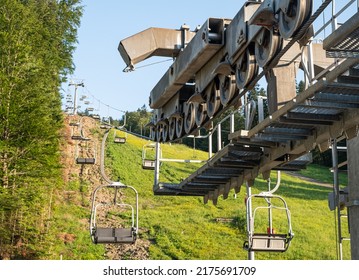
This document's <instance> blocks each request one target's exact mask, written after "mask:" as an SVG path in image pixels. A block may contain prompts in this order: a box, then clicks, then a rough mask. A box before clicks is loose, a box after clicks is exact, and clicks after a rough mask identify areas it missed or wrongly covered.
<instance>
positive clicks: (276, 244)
mask: <svg viewBox="0 0 359 280" xmlns="http://www.w3.org/2000/svg"><path fill="white" fill-rule="evenodd" d="M287 243H288V237H287V235H286V234H271V235H268V234H261V233H255V234H253V236H252V247H251V248H250V250H251V251H268V252H284V251H286V250H287V247H288V246H287Z"/></svg>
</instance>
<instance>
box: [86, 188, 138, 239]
mask: <svg viewBox="0 0 359 280" xmlns="http://www.w3.org/2000/svg"><path fill="white" fill-rule="evenodd" d="M105 189H107V190H108V191H109V192H108V193H107V195H112V194H113V197H112V198H113V200H112V201H110V202H103V201H97V200H98V192H99V191H100V190H102V191H104V190H105ZM120 189H121V190H124V191H125V190H132V191H133V193H134V197H133V199H132V200H133V201H132V202H133V203H132V204H129V203H123V202H121V201H120V200H121V199H120V198H119V196H120V193H119V190H120ZM126 199H129V196H127V195H126ZM111 207H112V208H111ZM110 210H111V211H110ZM100 211H106V213H105V215H99V212H100ZM128 214H130V218H129V220H130V221H125V222H123V220H121V218H120V217H121V215H124V216H126V219H127V218H128ZM111 215H113V217H111ZM101 217H106V220H104V218H101ZM99 220H102V221H99ZM120 220H121V221H120ZM121 222H122V223H123V224H122V226H121V225H120V224H121ZM137 233H138V193H137V191H136V189H135V188H133V187H131V186H125V185H122V184H121V183H111V184H109V185H104V186H100V187H97V188H96V189H95V191H94V193H93V197H92V210H91V220H90V234H91V239H92V242H93V243H95V244H114V243H117V244H133V243H135V242H136V238H137Z"/></svg>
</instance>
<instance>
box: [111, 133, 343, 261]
mask: <svg viewBox="0 0 359 280" xmlns="http://www.w3.org/2000/svg"><path fill="white" fill-rule="evenodd" d="M146 143H148V142H146V141H145V140H141V139H139V138H136V137H134V136H131V135H128V139H127V142H126V144H124V145H121V144H114V143H113V141H112V140H111V138H109V143H108V148H107V152H106V166H107V168H108V170H111V173H112V175H111V178H112V179H114V178H120V179H121V181H122V182H123V183H125V184H128V185H131V186H134V187H135V188H136V189H137V190H138V192H139V197H140V209H139V211H140V215H139V227H140V236H139V238H145V239H149V240H151V241H152V245H151V247H150V258H151V259H218V260H226V259H228V260H230V259H246V258H247V252H246V251H244V250H243V249H242V245H243V242H244V241H245V240H246V229H245V226H246V222H245V205H244V196H245V189H242V191H241V192H240V193H239V194H238V195H237V197H236V198H235V197H234V195H233V194H234V193H231V195H230V196H229V198H228V199H227V200H222V199H219V202H218V205H217V206H214V205H212V204H211V203H210V204H207V205H205V204H203V202H202V198H196V197H162V196H161V197H158V196H154V195H153V192H152V185H153V176H154V174H153V172H152V171H148V170H143V169H142V168H141V153H142V146H143V145H144V144H146ZM162 149H163V151H162V153H163V157H165V158H187V159H190V158H196V159H203V158H206V154H205V153H200V152H198V151H193V150H192V149H188V148H186V147H184V146H182V145H172V146H169V145H163V146H162ZM197 167H198V165H197ZM195 168H196V166H195V165H191V164H178V163H177V164H173V163H172V164H170V163H163V165H162V167H161V178H160V181H162V182H179V180H180V179H181V178H186V177H187V176H188V175H189V174H190V173H191V172H192V171H191V170H194V169H195ZM109 172H110V171H109ZM310 174H315V175H314V176H320V178H321V179H322V178H325V179H326V180H327V181H328V182H331V175H330V173H329V172H328V170H327V169H320V168H316V167H313V168H310V170H309V172H308V171H307V173H306V175H309V176H310ZM273 179H274V180H273V181H275V178H273ZM266 188H267V184H266V182H264V181H263V180H261V179H257V180H256V184H255V187H253V190H252V193H258V192H259V191H264V190H266ZM330 191H331V190H330V189H328V188H326V187H320V186H316V185H313V184H310V183H307V182H306V181H303V180H300V179H297V178H295V177H292V176H289V175H287V174H283V175H282V184H281V187H280V189H279V190H278V191H277V194H278V195H281V196H283V197H284V198H285V199H286V201H287V203H288V205H289V208H290V210H291V213H292V227H293V231H294V233H295V237H294V239H293V242H292V244H291V247H290V248H289V250H288V251H287V252H286V253H256V259H312V260H318V259H336V249H335V246H336V245H335V231H334V214H333V213H332V212H330V211H329V209H328V203H327V197H328V193H329V192H330ZM216 218H229V219H230V220H232V222H226V223H223V222H217V221H216ZM344 252H345V253H346V258H348V254H347V253H348V252H349V249H348V248H347V247H346V248H344Z"/></svg>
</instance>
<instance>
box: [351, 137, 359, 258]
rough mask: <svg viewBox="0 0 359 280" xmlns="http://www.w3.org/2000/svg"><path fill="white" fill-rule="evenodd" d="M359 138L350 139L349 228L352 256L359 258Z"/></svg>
mask: <svg viewBox="0 0 359 280" xmlns="http://www.w3.org/2000/svg"><path fill="white" fill-rule="evenodd" d="M358 154H359V138H358V137H356V138H353V139H351V140H349V141H348V183H349V186H348V187H349V205H348V212H349V230H350V246H351V258H352V259H353V260H359V157H358Z"/></svg>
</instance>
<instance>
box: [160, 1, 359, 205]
mask: <svg viewBox="0 0 359 280" xmlns="http://www.w3.org/2000/svg"><path fill="white" fill-rule="evenodd" d="M352 2H353V1H352ZM358 30H359V14H358V13H356V14H355V15H354V16H353V17H352V18H351V19H349V20H348V21H346V22H345V23H344V24H342V25H341V26H340V27H339V28H338V29H337V30H336V31H334V32H333V33H331V34H330V35H329V36H328V37H327V38H326V39H325V40H324V42H323V49H324V50H325V51H326V52H327V54H328V56H330V57H335V58H337V59H335V60H334V63H332V64H331V65H330V66H329V67H327V68H326V69H324V70H323V71H321V72H320V73H319V74H317V75H316V76H315V77H313V78H312V79H311V80H310V83H309V86H308V88H307V89H306V90H304V91H303V92H301V93H299V94H298V95H297V96H295V97H294V98H293V99H291V100H290V101H288V102H286V103H285V104H284V105H283V106H282V107H280V108H279V109H278V110H276V111H274V112H273V113H272V114H271V115H270V116H269V117H267V118H266V119H264V120H263V121H261V122H260V123H258V124H257V125H256V126H254V127H253V128H251V129H249V130H239V131H234V132H232V133H230V134H229V136H228V139H229V140H230V144H228V145H227V146H226V147H224V148H223V149H222V150H220V151H219V152H217V154H216V155H215V156H213V157H212V158H211V159H209V160H208V162H207V163H205V165H203V166H202V167H201V168H200V169H198V170H197V171H196V172H194V173H193V174H191V175H190V176H189V177H188V178H186V179H185V180H183V181H182V182H180V183H178V184H168V183H157V184H155V186H154V193H155V194H156V195H179V196H181V195H182V196H203V197H204V202H205V203H206V202H207V201H208V200H212V201H213V202H214V203H217V199H218V197H219V196H221V195H223V197H224V198H226V197H227V196H228V193H229V192H230V190H231V189H234V190H235V192H239V191H240V188H241V185H242V184H243V182H245V181H247V182H249V183H250V184H251V183H253V182H254V179H255V178H256V177H257V176H258V175H260V174H262V175H263V177H264V178H268V176H269V173H270V171H271V170H299V169H302V168H305V166H306V165H307V164H308V163H309V162H310V161H311V158H310V152H311V151H312V150H313V149H314V148H315V147H316V146H319V148H320V150H321V151H324V150H327V149H328V148H329V146H330V143H331V140H332V139H337V138H339V137H345V138H347V139H351V138H353V137H355V136H356V135H357V128H358V125H359V67H358V65H359V56H358V54H359V44H358V41H359V31H358ZM343 38H348V39H347V40H343ZM338 42H340V43H338ZM279 55H280V54H279ZM274 60H276V58H274ZM264 71H265V69H264Z"/></svg>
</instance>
